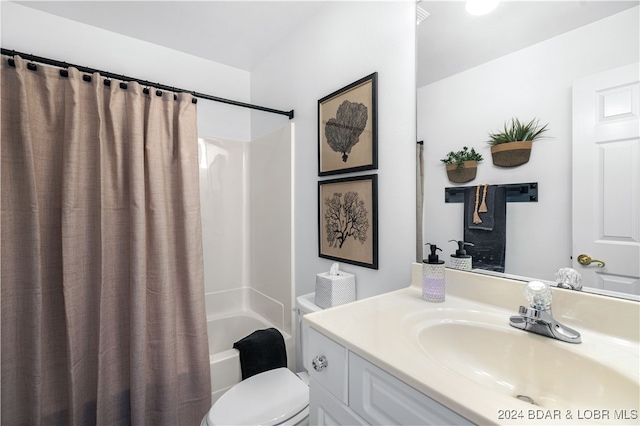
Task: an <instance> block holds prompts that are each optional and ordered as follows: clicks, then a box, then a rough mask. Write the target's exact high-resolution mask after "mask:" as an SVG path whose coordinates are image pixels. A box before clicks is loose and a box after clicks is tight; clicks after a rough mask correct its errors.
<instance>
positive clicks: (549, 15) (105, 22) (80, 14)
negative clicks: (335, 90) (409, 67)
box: [17, 0, 639, 87]
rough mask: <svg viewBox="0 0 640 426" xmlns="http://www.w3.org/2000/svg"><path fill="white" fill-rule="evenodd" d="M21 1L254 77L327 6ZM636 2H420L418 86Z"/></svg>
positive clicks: (306, 2) (307, 0)
mask: <svg viewBox="0 0 640 426" xmlns="http://www.w3.org/2000/svg"><path fill="white" fill-rule="evenodd" d="M17 3H20V4H23V5H25V6H29V7H32V8H36V9H40V10H42V11H45V12H49V13H52V14H55V15H59V16H62V17H65V18H69V19H72V20H75V21H79V22H84V23H86V24H89V25H93V26H96V27H99V28H103V29H106V30H109V31H113V32H116V33H120V34H123V35H127V36H130V37H134V38H137V39H141V40H144V41H147V42H150V43H154V44H158V45H161V46H165V47H168V48H171V49H175V50H179V51H182V52H186V53H189V54H192V55H195V56H199V57H202V58H206V59H210V60H213V61H215V62H219V63H222V64H227V65H229V66H232V67H235V68H240V69H243V70H247V71H250V70H252V69H253V68H254V67H255V66H256V65H257V64H258V63H259V62H260V61H261V60H262V59H263V58H264V57H265V55H267V54H268V53H269V52H270V51H271V50H273V49H274V48H275V46H277V45H278V44H280V43H281V42H282V41H283V40H284V39H285V37H287V36H288V35H290V34H292V33H293V32H294V31H295V30H296V28H298V27H300V26H302V25H304V23H305V21H307V20H308V19H310V18H311V17H313V15H314V14H316V13H318V12H319V11H320V9H321V8H322V7H323V6H325V5H326V3H327V1H312V0H298V1H237V0H236V1H112V2H108V1H66V2H65V1H62V2H60V1H27V2H17ZM638 4H639V1H637V0H636V1H592V0H573V1H557V0H553V1H533V2H529V1H518V0H508V1H505V0H503V1H502V2H501V3H500V5H499V6H498V8H497V9H496V10H495V11H494V12H492V13H491V14H489V15H486V16H480V17H474V16H471V15H469V14H467V13H466V11H465V9H464V2H462V1H451V0H449V1H433V0H423V1H422V2H420V7H421V8H423V9H424V10H426V11H427V12H428V13H429V14H430V15H429V17H428V18H426V19H425V20H424V21H423V22H422V23H421V24H420V25H418V29H417V42H418V47H419V49H418V57H417V69H418V75H417V87H422V86H424V85H425V84H429V83H431V82H433V81H437V80H439V79H442V78H444V77H447V76H450V75H453V74H456V73H458V72H461V71H464V70H466V69H469V68H472V67H474V66H476V65H479V64H481V63H484V62H487V61H490V60H492V59H495V58H498V57H500V56H503V55H506V54H508V53H511V52H513V51H516V50H519V49H521V48H523V47H526V46H530V45H533V44H535V43H538V42H540V41H543V40H546V39H548V38H551V37H554V36H556V35H558V34H561V33H563V32H566V31H569V30H572V29H575V28H578V27H580V26H582V25H586V24H588V23H591V22H594V21H596V20H599V19H602V18H604V17H606V16H609V15H612V14H615V13H618V12H620V11H622V10H624V9H626V8H629V7H633V6H636V5H638ZM364 7H365V5H364V3H363V8H364Z"/></svg>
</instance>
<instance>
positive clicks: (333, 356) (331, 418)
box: [308, 328, 472, 425]
mask: <svg viewBox="0 0 640 426" xmlns="http://www.w3.org/2000/svg"><path fill="white" fill-rule="evenodd" d="M308 354H309V357H311V358H312V359H315V361H316V362H315V366H314V363H313V362H312V363H311V364H310V365H311V368H310V369H309V375H310V377H311V380H310V394H309V398H310V400H309V421H310V424H314V425H316V424H317V425H367V424H370V425H390V424H393V425H430V424H434V425H442V424H448V425H469V424H472V423H470V422H469V421H468V420H467V419H465V418H464V417H461V416H459V415H458V414H456V413H455V412H454V411H451V410H450V409H448V408H447V407H445V406H443V405H442V404H439V403H438V402H436V401H434V400H433V399H431V398H429V397H428V396H426V395H424V394H423V393H421V392H419V391H417V390H416V389H414V388H412V387H411V386H409V385H407V384H406V383H404V382H402V381H401V380H398V379H397V378H395V377H394V376H392V375H391V374H389V373H387V372H385V371H384V370H382V369H381V368H379V367H377V366H375V365H373V364H372V363H370V362H369V361H367V360H365V359H364V358H362V357H360V356H358V355H356V354H355V353H353V352H350V351H349V350H348V349H347V348H345V347H344V346H342V345H340V344H338V343H336V342H335V341H333V340H331V339H329V338H328V337H326V336H324V335H323V334H321V333H319V332H318V331H316V330H315V329H313V328H310V329H309V352H308ZM322 357H324V358H323V359H324V362H320V361H319V360H320V359H321V358H322ZM316 367H317V368H316Z"/></svg>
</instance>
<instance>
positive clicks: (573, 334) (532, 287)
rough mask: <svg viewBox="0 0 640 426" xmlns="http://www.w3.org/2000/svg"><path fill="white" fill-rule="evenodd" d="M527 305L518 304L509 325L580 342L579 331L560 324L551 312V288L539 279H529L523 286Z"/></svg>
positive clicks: (571, 341)
mask: <svg viewBox="0 0 640 426" xmlns="http://www.w3.org/2000/svg"><path fill="white" fill-rule="evenodd" d="M524 293H525V296H526V297H527V300H528V301H529V305H530V306H529V307H526V306H520V309H518V314H519V315H514V316H512V317H511V318H510V319H509V325H511V326H512V327H516V328H519V329H521V330H524V331H529V332H532V333H536V334H540V335H542V336H546V337H551V338H553V339H557V340H561V341H563V342H568V343H580V342H581V341H582V339H581V338H580V333H578V332H577V331H575V330H574V329H572V328H569V327H567V326H565V325H562V324H560V323H559V322H558V321H556V320H555V319H553V315H552V314H551V299H552V294H551V289H550V288H549V286H548V285H547V284H545V283H543V282H540V281H531V282H530V283H528V284H527V285H526V287H525V291H524Z"/></svg>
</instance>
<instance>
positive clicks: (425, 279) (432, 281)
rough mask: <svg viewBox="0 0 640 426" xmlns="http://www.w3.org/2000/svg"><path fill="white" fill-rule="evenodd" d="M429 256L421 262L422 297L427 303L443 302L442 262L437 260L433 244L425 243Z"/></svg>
mask: <svg viewBox="0 0 640 426" xmlns="http://www.w3.org/2000/svg"><path fill="white" fill-rule="evenodd" d="M426 245H428V246H429V249H430V250H431V254H430V255H429V256H428V257H427V259H426V260H423V261H422V297H423V299H424V300H426V301H427V302H435V303H440V302H444V260H440V259H438V255H437V254H436V250H440V251H442V249H441V248H439V247H437V246H436V245H435V244H431V243H427V244H426Z"/></svg>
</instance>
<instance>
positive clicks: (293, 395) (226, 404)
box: [206, 367, 309, 426]
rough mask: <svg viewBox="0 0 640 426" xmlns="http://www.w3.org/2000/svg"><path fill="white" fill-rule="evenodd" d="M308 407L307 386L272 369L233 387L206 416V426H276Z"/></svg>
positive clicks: (291, 375) (283, 370) (287, 373)
mask: <svg viewBox="0 0 640 426" xmlns="http://www.w3.org/2000/svg"><path fill="white" fill-rule="evenodd" d="M308 405H309V387H308V386H307V385H306V384H305V383H304V382H303V381H302V380H301V379H300V378H299V377H298V376H297V375H295V374H294V373H293V372H291V370H289V369H287V368H284V367H282V368H276V369H274V370H269V371H265V372H264V373H260V374H256V375H255V376H252V377H249V378H248V379H246V380H243V381H242V382H240V383H238V384H237V385H235V386H233V387H232V388H231V389H229V390H228V391H227V392H225V393H224V395H222V396H221V397H220V399H218V400H217V401H216V402H215V404H213V407H211V409H210V410H209V412H208V413H207V416H206V421H207V424H208V425H211V426H213V425H265V426H268V425H278V424H281V423H283V422H286V421H287V420H289V419H291V418H292V417H294V416H296V415H298V414H299V413H300V412H302V411H303V410H305V408H307V407H308Z"/></svg>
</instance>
